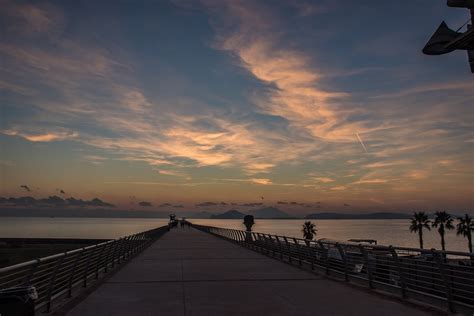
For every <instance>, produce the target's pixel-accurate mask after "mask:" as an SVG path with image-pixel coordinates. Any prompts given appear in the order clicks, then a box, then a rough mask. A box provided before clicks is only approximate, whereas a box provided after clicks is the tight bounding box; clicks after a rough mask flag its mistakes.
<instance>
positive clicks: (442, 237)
mask: <svg viewBox="0 0 474 316" xmlns="http://www.w3.org/2000/svg"><path fill="white" fill-rule="evenodd" d="M440 235H441V249H443V251H445V250H446V249H445V247H444V234H440Z"/></svg>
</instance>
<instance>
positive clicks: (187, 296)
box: [67, 228, 428, 316]
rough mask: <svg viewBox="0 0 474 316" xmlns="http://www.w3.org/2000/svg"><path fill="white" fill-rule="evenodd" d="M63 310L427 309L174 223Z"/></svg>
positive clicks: (311, 312) (220, 312)
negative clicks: (327, 277)
mask: <svg viewBox="0 0 474 316" xmlns="http://www.w3.org/2000/svg"><path fill="white" fill-rule="evenodd" d="M67 315H70V316H73V315H74V316H76V315H94V316H95V315H114V316H117V315H404V316H406V315H428V313H424V312H422V311H420V310H418V309H414V308H412V307H410V306H406V305H404V304H401V303H397V302H394V301H391V300H387V299H384V298H381V297H379V296H376V295H373V294H370V293H367V292H365V291H362V290H358V289H354V288H352V287H349V286H346V285H344V284H343V283H340V282H336V281H331V280H328V279H325V278H324V277H321V276H318V275H315V274H312V273H310V272H307V271H303V270H300V269H298V268H296V267H291V266H289V265H288V264H285V263H282V262H279V261H277V260H274V259H271V258H268V257H266V256H264V255H261V254H259V253H256V252H253V251H250V250H247V249H245V248H242V247H240V246H238V245H235V244H233V243H231V242H228V241H225V240H222V239H219V238H217V237H214V236H212V235H209V234H206V233H203V232H200V231H197V230H194V229H189V228H186V229H180V228H175V229H174V230H172V231H171V232H169V233H167V234H165V235H164V236H163V237H162V238H161V239H159V240H158V241H157V242H155V243H154V244H153V245H151V246H150V247H149V248H148V249H146V250H145V251H144V252H143V253H141V254H140V255H139V256H137V257H136V258H134V259H133V260H132V261H131V262H129V263H128V264H127V265H126V266H125V267H123V268H122V269H121V270H120V271H119V272H117V273H116V274H115V275H114V276H112V277H111V278H110V279H108V280H107V281H106V282H105V283H103V284H102V285H101V286H100V287H99V288H98V289H97V290H96V291H94V292H93V293H92V294H90V295H89V296H88V297H86V298H85V299H84V300H83V301H82V302H81V303H79V304H78V305H76V306H75V307H74V308H73V309H72V310H71V311H70V312H69V313H68V314H67Z"/></svg>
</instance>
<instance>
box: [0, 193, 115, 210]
mask: <svg viewBox="0 0 474 316" xmlns="http://www.w3.org/2000/svg"><path fill="white" fill-rule="evenodd" d="M0 202H1V204H3V205H6V206H23V207H26V206H37V207H114V205H113V204H111V203H107V202H104V201H102V200H101V199H98V198H94V199H92V200H82V199H75V198H73V197H70V198H67V199H62V198H61V197H59V196H56V195H54V196H49V197H47V198H41V199H35V198H33V197H30V196H24V197H19V198H15V197H10V198H1V199H0Z"/></svg>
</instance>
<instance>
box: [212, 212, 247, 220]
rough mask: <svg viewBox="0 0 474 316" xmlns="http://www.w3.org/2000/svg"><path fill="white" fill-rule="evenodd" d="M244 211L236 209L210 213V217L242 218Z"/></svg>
mask: <svg viewBox="0 0 474 316" xmlns="http://www.w3.org/2000/svg"><path fill="white" fill-rule="evenodd" d="M244 216H245V214H244V213H241V212H239V211H237V210H230V211H227V212H225V213H222V214H216V215H211V219H243V218H244Z"/></svg>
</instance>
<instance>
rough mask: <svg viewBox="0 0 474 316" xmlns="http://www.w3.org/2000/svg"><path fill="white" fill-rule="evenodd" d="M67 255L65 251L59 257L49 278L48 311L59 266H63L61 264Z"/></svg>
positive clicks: (47, 311) (48, 310)
mask: <svg viewBox="0 0 474 316" xmlns="http://www.w3.org/2000/svg"><path fill="white" fill-rule="evenodd" d="M66 256H67V253H64V254H63V256H61V258H59V259H58V262H57V263H56V266H55V267H54V270H53V272H52V274H51V277H50V278H49V282H48V290H47V294H46V301H47V303H46V313H49V312H50V310H51V296H52V294H53V288H54V281H55V280H56V275H57V274H58V271H59V268H60V267H61V264H62V263H63V261H64V259H65V258H66Z"/></svg>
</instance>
